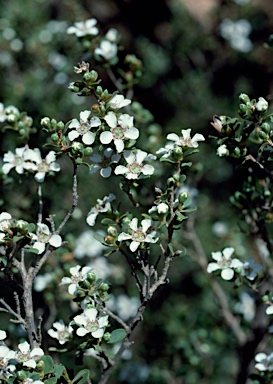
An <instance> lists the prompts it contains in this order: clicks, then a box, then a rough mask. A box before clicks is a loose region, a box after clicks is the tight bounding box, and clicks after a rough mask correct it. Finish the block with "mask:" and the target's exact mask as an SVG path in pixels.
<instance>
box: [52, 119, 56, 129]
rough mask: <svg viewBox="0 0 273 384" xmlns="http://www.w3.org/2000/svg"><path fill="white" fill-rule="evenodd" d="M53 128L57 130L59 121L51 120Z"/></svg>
mask: <svg viewBox="0 0 273 384" xmlns="http://www.w3.org/2000/svg"><path fill="white" fill-rule="evenodd" d="M51 127H52V128H56V127H57V120H55V119H51Z"/></svg>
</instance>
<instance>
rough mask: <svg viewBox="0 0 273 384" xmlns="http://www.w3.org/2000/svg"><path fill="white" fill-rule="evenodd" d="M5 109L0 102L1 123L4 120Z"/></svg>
mask: <svg viewBox="0 0 273 384" xmlns="http://www.w3.org/2000/svg"><path fill="white" fill-rule="evenodd" d="M6 118H7V116H6V111H5V107H4V104H3V103H0V123H3V122H4V121H5V120H6Z"/></svg>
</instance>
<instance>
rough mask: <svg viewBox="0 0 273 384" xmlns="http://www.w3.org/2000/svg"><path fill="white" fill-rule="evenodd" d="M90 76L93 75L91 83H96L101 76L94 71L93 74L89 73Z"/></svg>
mask: <svg viewBox="0 0 273 384" xmlns="http://www.w3.org/2000/svg"><path fill="white" fill-rule="evenodd" d="M89 73H90V75H91V81H92V82H93V83H94V82H95V81H97V79H98V77H99V75H98V72H97V71H94V70H92V71H91V72H89Z"/></svg>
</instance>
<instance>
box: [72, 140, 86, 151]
mask: <svg viewBox="0 0 273 384" xmlns="http://www.w3.org/2000/svg"><path fill="white" fill-rule="evenodd" d="M71 147H72V149H73V151H74V152H83V151H84V146H83V144H82V143H79V142H78V141H73V143H72V145H71Z"/></svg>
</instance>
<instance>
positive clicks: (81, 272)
mask: <svg viewBox="0 0 273 384" xmlns="http://www.w3.org/2000/svg"><path fill="white" fill-rule="evenodd" d="M91 271H92V268H90V267H83V268H81V266H80V265H76V266H75V267H71V268H70V269H69V272H70V273H71V277H63V278H62V280H61V282H60V285H65V284H69V287H68V292H69V293H70V294H71V295H74V292H75V291H76V289H77V285H78V283H79V282H80V281H84V280H85V279H86V276H87V274H88V273H89V272H91Z"/></svg>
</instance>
